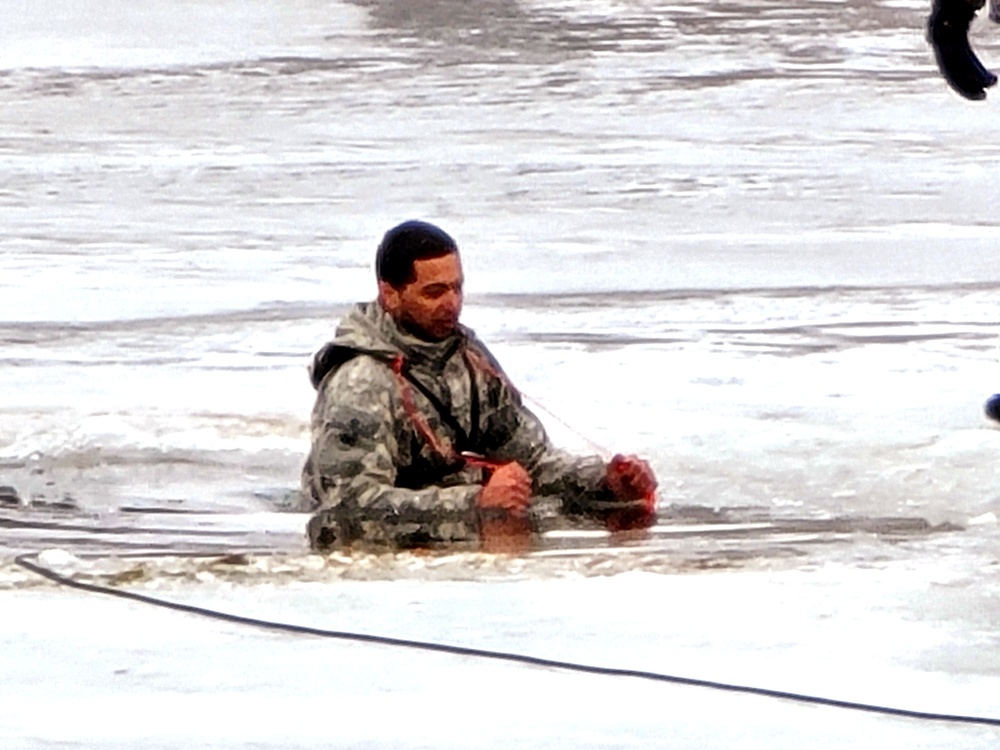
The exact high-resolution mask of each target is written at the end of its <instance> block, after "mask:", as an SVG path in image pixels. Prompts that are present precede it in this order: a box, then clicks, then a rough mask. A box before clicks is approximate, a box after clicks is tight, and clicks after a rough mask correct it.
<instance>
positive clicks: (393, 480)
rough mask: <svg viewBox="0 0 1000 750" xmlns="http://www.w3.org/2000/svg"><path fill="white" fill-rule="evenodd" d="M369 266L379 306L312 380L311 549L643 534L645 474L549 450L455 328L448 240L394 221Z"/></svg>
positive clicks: (345, 327)
mask: <svg viewBox="0 0 1000 750" xmlns="http://www.w3.org/2000/svg"><path fill="white" fill-rule="evenodd" d="M375 266H376V276H377V279H378V299H377V300H376V301H374V302H369V303H361V304H359V305H357V306H356V307H355V308H354V309H353V310H352V311H351V312H350V313H349V314H348V315H346V316H345V317H344V319H343V320H342V321H341V323H340V326H339V327H338V329H337V335H336V338H334V339H333V341H331V342H329V343H328V344H326V345H325V346H324V347H323V348H322V349H320V351H319V352H318V353H317V354H316V356H315V358H314V360H313V363H312V366H311V368H310V376H311V379H312V383H313V386H314V387H315V388H316V390H317V397H316V405H315V407H314V408H313V414H312V450H311V451H310V454H309V458H308V460H307V461H306V464H305V467H304V468H303V472H302V484H303V491H304V494H305V496H306V498H307V500H308V501H310V502H311V503H312V507H313V509H314V510H315V513H314V515H313V517H312V518H311V519H310V521H309V524H308V535H309V541H310V544H311V545H312V547H313V549H316V550H329V549H332V548H335V547H344V546H350V545H352V544H355V543H359V542H360V543H364V544H369V545H376V546H388V547H395V548H407V547H420V546H428V545H434V544H438V543H442V542H457V541H474V540H482V541H485V542H489V541H490V540H491V539H494V540H495V539H496V538H497V537H498V535H499V536H503V535H505V534H511V533H530V532H531V531H536V530H538V529H539V526H540V524H544V523H545V520H546V518H551V517H553V516H557V515H568V516H573V517H590V518H595V519H597V520H599V521H602V522H604V523H605V524H606V525H607V526H608V527H609V528H611V529H622V528H637V527H644V526H649V525H651V524H652V523H653V521H654V519H655V515H654V509H653V504H654V492H655V489H656V479H655V477H654V476H653V472H652V471H651V469H650V468H649V465H648V464H647V463H646V462H645V461H642V460H640V459H638V458H636V457H634V456H628V457H626V456H620V455H619V456H615V458H614V459H612V461H611V462H610V463H605V462H604V461H603V460H601V459H600V458H597V457H586V458H584V457H572V456H569V455H568V454H566V453H563V452H561V451H558V450H556V449H555V448H554V447H553V446H552V445H551V443H550V442H549V439H548V436H547V435H546V434H545V430H544V429H543V427H542V425H541V423H540V422H539V421H538V419H537V418H536V417H535V415H534V414H532V413H531V412H530V411H529V410H528V409H527V408H525V407H524V405H523V404H522V403H521V397H520V394H519V393H518V392H517V390H516V389H515V388H514V387H513V386H512V385H511V383H510V381H509V380H508V379H507V377H506V376H505V375H504V373H503V371H502V370H501V369H500V366H499V364H497V362H496V360H495V359H494V358H493V356H492V355H491V354H490V353H489V351H488V350H487V349H486V347H485V346H484V345H483V343H482V342H480V341H479V339H478V338H476V336H475V334H474V333H473V332H472V331H471V330H470V329H468V328H466V327H464V326H463V325H461V324H460V323H459V316H460V314H461V312H462V301H463V297H462V284H463V280H464V279H463V275H462V264H461V260H460V258H459V252H458V246H457V245H456V244H455V241H454V240H453V239H452V238H451V237H449V236H448V235H447V234H446V233H445V232H444V231H442V230H441V229H439V228H438V227H436V226H434V225H432V224H427V223H425V222H421V221H407V222H404V223H403V224H400V225H399V226H397V227H395V228H393V229H390V230H389V231H388V232H387V233H386V235H385V237H384V238H383V240H382V243H381V244H380V245H379V248H378V253H377V255H376V260H375ZM546 498H548V500H546ZM553 499H554V500H553Z"/></svg>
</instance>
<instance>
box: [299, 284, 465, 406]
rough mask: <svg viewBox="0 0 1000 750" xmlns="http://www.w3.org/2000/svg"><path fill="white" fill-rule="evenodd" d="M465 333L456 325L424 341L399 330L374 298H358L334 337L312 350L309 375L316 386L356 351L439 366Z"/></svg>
mask: <svg viewBox="0 0 1000 750" xmlns="http://www.w3.org/2000/svg"><path fill="white" fill-rule="evenodd" d="M469 333H470V332H469V331H468V330H467V329H466V328H465V327H464V326H459V329H458V332H457V333H456V334H454V335H453V336H449V337H448V338H446V339H444V340H443V341H424V340H423V339H419V338H417V337H416V336H413V335H412V334H409V333H407V332H405V331H403V330H401V329H400V328H399V327H398V326H397V325H396V323H395V321H393V319H392V318H391V317H390V316H389V315H388V313H386V312H385V310H383V309H382V306H381V305H379V304H378V302H362V303H359V304H358V305H356V306H355V307H354V308H353V309H352V310H351V311H350V312H349V313H348V314H347V315H345V316H344V317H343V318H342V319H341V321H340V325H338V326H337V332H336V335H335V336H334V338H333V339H332V340H331V341H329V342H327V343H326V344H324V345H323V347H322V348H320V350H319V351H318V352H316V355H315V356H314V357H313V361H312V364H311V365H310V366H309V379H310V381H311V382H312V384H313V387H314V388H319V386H320V383H322V382H323V378H325V377H326V376H327V375H329V374H330V373H331V372H333V371H334V370H336V369H337V368H338V367H340V366H341V365H342V364H344V363H345V362H347V361H348V360H350V359H353V358H354V357H356V356H357V355H359V354H366V355H368V356H370V357H374V358H375V359H380V360H383V361H385V362H391V361H392V360H394V359H395V358H396V357H398V356H399V355H402V356H403V357H405V358H406V360H407V361H408V362H409V363H410V365H411V366H415V367H429V368H430V369H432V370H434V369H439V368H443V367H444V364H445V362H446V361H447V360H448V358H449V357H451V355H452V354H454V353H455V351H456V350H457V349H458V348H459V347H460V346H461V345H462V343H463V342H464V341H465V340H466V339H467V338H468V336H469Z"/></svg>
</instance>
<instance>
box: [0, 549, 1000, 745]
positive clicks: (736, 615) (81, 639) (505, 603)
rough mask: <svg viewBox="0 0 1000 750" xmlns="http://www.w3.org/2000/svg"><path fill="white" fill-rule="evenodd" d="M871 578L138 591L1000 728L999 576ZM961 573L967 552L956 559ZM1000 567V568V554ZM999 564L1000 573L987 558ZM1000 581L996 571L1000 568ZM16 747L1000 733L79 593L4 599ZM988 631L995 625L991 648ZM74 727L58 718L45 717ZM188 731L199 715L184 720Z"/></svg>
mask: <svg viewBox="0 0 1000 750" xmlns="http://www.w3.org/2000/svg"><path fill="white" fill-rule="evenodd" d="M939 552H940V553H941V554H939V555H938V556H936V559H935V562H934V564H933V565H928V564H927V563H926V562H925V561H921V560H920V559H918V558H914V559H911V560H908V561H905V562H896V563H883V564H873V565H870V566H867V567H865V568H864V569H859V568H857V567H844V566H841V565H837V564H831V565H826V566H822V567H820V568H818V569H814V570H811V571H802V570H798V571H795V570H780V569H774V570H767V569H759V570H754V571H742V572H732V571H730V572H728V573H725V574H719V573H703V574H695V575H692V574H687V575H663V574H650V573H631V574H625V575H619V576H612V577H598V578H593V577H580V576H570V577H557V578H549V579H537V578H536V579H533V580H524V579H520V578H519V579H517V580H507V581H504V580H503V579H502V578H501V579H496V578H494V579H492V580H485V581H429V580H412V579H411V580H407V579H400V580H394V581H382V582H376V581H364V582H350V581H339V582H328V583H300V584H291V585H283V586H280V587H274V586H271V585H267V584H264V585H252V584H251V585H247V584H239V585H225V584H224V585H219V584H218V583H208V584H197V583H194V584H193V583H191V582H188V583H173V584H171V583H169V582H167V581H164V580H160V581H159V583H158V584H156V585H155V586H149V585H147V586H140V587H139V588H138V589H137V590H140V591H143V592H145V593H152V594H155V595H160V596H164V597H166V598H170V599H175V600H179V601H183V602H186V603H190V604H196V605H199V606H207V607H214V608H217V609H220V610H223V611H227V612H230V613H235V614H243V615H250V616H258V617H263V618H267V619H271V620H279V621H284V622H291V623H295V624H300V625H309V626H313V627H318V628H327V629H335V630H348V631H355V632H365V633H374V634H380V635H387V636H395V637H400V638H409V639H418V640H426V641H436V642H446V643H453V644H458V645H465V646H470V647H476V648H486V649H497V650H505V651H515V652H520V653H527V654H532V655H537V656H542V657H546V658H553V659H562V660H570V661H579V662H583V663H586V664H596V665H603V666H615V667H623V668H634V669H640V670H646V671H659V672H666V673H670V674H676V675H681V676H689V677H698V678H703V679H712V680H720V681H726V682H731V683H737V684H746V685H755V686H761V687H770V688H775V689H784V690H791V691H801V692H806V693H812V694H816V695H823V696H829V697H835V698H842V699H847V700H853V701H862V702H864V701H870V702H874V703H879V704H889V705H892V706H896V707H903V708H910V709H914V710H924V711H932V712H949V713H959V714H980V715H987V716H997V715H1000V702H998V700H997V695H1000V691H998V690H997V688H998V684H997V680H998V678H997V677H996V675H997V672H998V669H997V667H998V666H1000V665H998V664H996V663H995V658H994V657H995V654H997V653H998V649H997V645H998V644H997V642H996V638H997V636H996V633H995V632H994V631H993V630H992V629H991V628H989V627H988V621H990V620H991V618H993V617H995V616H996V615H997V614H998V613H997V610H996V608H997V605H998V604H1000V602H998V599H997V598H996V590H995V589H994V590H993V595H992V596H991V598H990V600H989V601H990V602H991V604H990V607H992V610H991V611H985V610H983V609H982V608H981V605H982V601H981V600H980V601H979V602H978V603H974V602H972V601H970V599H969V596H968V595H969V591H968V589H967V587H966V586H965V582H966V581H967V580H968V578H969V576H978V575H980V574H983V573H988V572H989V570H988V569H982V570H977V571H969V570H960V569H958V567H957V566H956V567H950V566H949V565H947V564H945V565H942V560H947V559H949V558H948V556H947V554H944V553H945V551H944V550H939ZM955 562H956V563H957V562H958V561H957V560H956V561H955ZM993 565H994V568H995V562H994V563H993ZM987 568H988V565H987ZM994 572H995V570H994ZM0 596H2V597H3V600H4V611H5V612H6V613H9V615H12V616H6V617H5V618H4V619H3V623H2V624H0V641H2V646H3V648H0V664H2V667H3V671H4V674H5V675H6V678H5V680H4V682H3V685H2V687H0V698H2V700H3V702H4V705H5V706H6V707H7V709H8V710H7V711H5V712H4V713H3V718H2V719H0V738H3V740H4V745H5V747H14V748H22V747H24V748H27V747H35V746H39V745H43V746H44V745H48V744H54V743H57V742H58V743H62V744H61V746H65V747H70V748H72V747H90V746H95V745H100V746H101V747H128V746H135V744H136V743H139V744H142V745H143V746H145V747H170V746H176V745H177V744H178V743H181V744H184V743H190V742H200V743H205V742H208V743H209V744H211V745H212V746H214V747H220V748H226V747H233V748H236V747H283V748H289V747H293V748H295V747H311V746H315V745H316V743H319V742H322V743H324V744H330V743H332V744H334V745H336V746H341V747H385V746H393V747H425V746H434V747H498V746H504V745H507V746H509V745H511V744H516V745H518V746H524V747H607V746H616V747H662V746H663V742H664V741H665V739H669V741H670V743H671V744H676V745H679V746H685V747H691V746H698V747H720V748H721V747H732V746H735V745H739V746H740V747H747V748H774V747H789V748H791V747H802V746H808V747H823V748H827V747H829V748H834V747H836V748H843V747H927V748H977V749H978V748H984V749H985V748H988V747H992V746H993V745H995V743H996V742H997V740H998V737H1000V735H998V734H997V730H996V729H991V728H983V727H969V726H961V725H954V724H948V723H931V722H921V721H913V720H903V719H898V718H889V717H881V716H873V715H867V714H859V713H853V712H847V711H841V710H835V709H829V708H817V707H810V706H799V705H794V704H790V703H787V702H781V701H773V700H767V699H763V698H757V697H749V696H740V695H730V694H726V693H717V692H712V691H708V690H701V689H695V688H685V687H679V686H675V685H664V684H656V683H647V682H642V681H634V680H628V679H623V678H606V677H596V676H589V675H579V674H571V673H564V672H559V671H557V670H551V669H539V668H529V667H523V666H515V665H505V664H497V663H495V662H485V661H479V660H475V659H470V658H460V657H453V656H446V655H441V654H427V653H421V652H415V651H405V650H397V649H391V648H386V647H374V646H365V645H359V644H348V643H342V642H337V641H330V640H320V639H316V638H309V637H303V636H292V635H282V634H274V633H264V632H259V631H255V630H252V629H247V628H241V627H237V626H234V625H229V624H223V623H217V622H213V621H209V620H204V619H199V618H196V617H193V616H189V615H182V614H178V613H174V612H167V611H159V610H155V609H152V608H149V607H144V606H142V605H138V604H135V603H129V602H122V601H119V600H114V599H102V598H100V597H95V596H89V597H88V596H86V595H82V594H78V593H74V592H68V591H65V590H62V591H57V592H53V591H44V592H43V591H7V592H2V593H0ZM970 627H971V628H972V629H973V630H974V632H976V633H978V635H977V637H976V638H974V639H970V638H969V629H970ZM53 713H57V714H58V715H59V716H61V717H63V720H62V721H60V722H58V723H53V722H51V721H47V720H45V719H44V718H43V717H49V716H52V715H53ZM181 717H183V720H178V719H180V718H181Z"/></svg>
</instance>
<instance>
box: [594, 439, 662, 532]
mask: <svg viewBox="0 0 1000 750" xmlns="http://www.w3.org/2000/svg"><path fill="white" fill-rule="evenodd" d="M606 481H607V485H608V489H609V490H611V493H612V494H613V495H614V497H615V500H617V501H618V502H619V503H620V504H621V505H620V507H616V508H613V509H611V510H610V511H609V512H608V513H607V515H606V516H605V517H604V525H605V526H607V528H608V530H609V531H613V532H614V531H631V530H635V529H648V528H649V527H650V526H653V525H654V524H655V523H656V476H655V475H654V474H653V470H652V469H650V468H649V464H647V463H646V462H645V461H643V460H642V459H641V458H637V457H636V456H622V455H620V454H619V455H617V456H615V457H614V458H612V459H611V463H609V464H608V469H607V479H606Z"/></svg>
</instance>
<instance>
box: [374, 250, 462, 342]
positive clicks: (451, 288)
mask: <svg viewBox="0 0 1000 750" xmlns="http://www.w3.org/2000/svg"><path fill="white" fill-rule="evenodd" d="M413 273H414V276H415V278H414V280H413V281H411V282H410V283H409V284H406V285H404V286H403V287H402V288H400V289H396V288H394V287H392V286H391V285H390V284H387V283H385V282H382V281H380V282H379V294H380V296H381V299H382V306H383V307H384V308H385V310H386V312H388V313H389V315H391V316H392V319H393V320H395V321H396V323H397V324H398V325H400V326H401V327H403V328H404V329H406V330H407V331H409V332H410V333H412V334H414V335H416V336H418V337H420V338H422V339H426V340H428V341H441V340H442V339H446V338H448V336H450V335H451V334H453V333H454V332H455V329H456V327H457V326H458V318H459V316H460V315H461V314H462V284H463V283H464V282H465V277H464V276H463V275H462V262H461V261H460V260H459V257H458V253H457V252H456V253H449V254H448V255H442V256H441V257H439V258H426V259H424V260H416V261H414V262H413Z"/></svg>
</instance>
